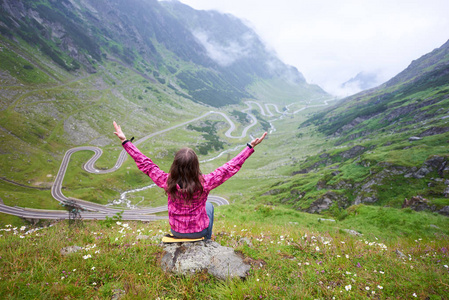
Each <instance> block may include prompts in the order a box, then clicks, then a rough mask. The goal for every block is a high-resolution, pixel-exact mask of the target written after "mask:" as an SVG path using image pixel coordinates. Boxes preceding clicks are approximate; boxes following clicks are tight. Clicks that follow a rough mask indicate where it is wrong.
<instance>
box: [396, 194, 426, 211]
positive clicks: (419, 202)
mask: <svg viewBox="0 0 449 300" xmlns="http://www.w3.org/2000/svg"><path fill="white" fill-rule="evenodd" d="M406 207H410V208H411V209H413V210H416V211H422V210H429V209H431V207H430V206H429V202H428V201H427V199H426V198H423V197H422V196H419V195H418V196H413V197H411V198H410V200H409V199H407V198H405V199H404V203H402V208H406Z"/></svg>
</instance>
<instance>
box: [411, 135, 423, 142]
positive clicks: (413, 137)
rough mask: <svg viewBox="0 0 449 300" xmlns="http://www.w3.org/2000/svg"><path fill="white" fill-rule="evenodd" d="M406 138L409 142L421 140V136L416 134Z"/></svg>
mask: <svg viewBox="0 0 449 300" xmlns="http://www.w3.org/2000/svg"><path fill="white" fill-rule="evenodd" d="M408 140H409V141H410V142H413V141H419V140H422V138H420V137H418V136H411V137H409V138H408Z"/></svg>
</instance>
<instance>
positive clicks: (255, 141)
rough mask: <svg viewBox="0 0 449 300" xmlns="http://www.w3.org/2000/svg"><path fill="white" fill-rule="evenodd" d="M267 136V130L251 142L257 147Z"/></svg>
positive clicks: (252, 145)
mask: <svg viewBox="0 0 449 300" xmlns="http://www.w3.org/2000/svg"><path fill="white" fill-rule="evenodd" d="M266 136H267V133H266V132H265V133H264V134H263V135H262V136H261V137H260V138H257V139H254V140H252V142H251V147H253V148H254V147H256V146H257V145H259V144H260V143H261V142H262V141H263V139H264V138H265V137H266Z"/></svg>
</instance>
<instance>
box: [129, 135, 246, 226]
mask: <svg viewBox="0 0 449 300" xmlns="http://www.w3.org/2000/svg"><path fill="white" fill-rule="evenodd" d="M123 148H125V150H126V152H128V154H129V155H130V156H131V157H132V158H133V159H134V161H135V162H136V164H137V167H138V168H139V170H141V171H142V172H144V173H145V174H147V175H148V176H149V177H150V178H151V179H152V180H153V181H154V183H155V184H156V185H157V186H158V187H161V188H163V189H164V190H165V189H166V188H167V179H168V175H169V174H168V173H165V172H164V171H162V170H161V169H159V167H158V166H157V165H156V164H155V163H153V161H152V160H151V159H149V158H148V157H146V156H145V155H143V154H142V152H140V151H139V149H137V147H136V146H134V145H133V144H132V143H131V142H127V143H125V144H124V145H123ZM253 152H254V149H252V148H249V147H245V149H243V151H242V152H240V153H239V154H238V155H237V156H236V157H234V158H233V159H232V160H230V161H228V162H227V163H225V164H224V165H223V166H221V167H219V168H217V169H216V170H215V171H213V172H212V173H210V174H207V175H203V178H204V183H203V189H204V192H203V194H202V195H201V196H199V197H194V199H193V200H192V201H190V202H189V203H188V204H186V203H185V202H184V200H183V199H182V196H181V199H173V198H172V197H171V196H170V195H168V220H169V223H170V227H171V229H173V230H174V231H176V232H179V233H193V232H200V231H202V230H203V229H205V228H207V227H208V226H209V217H208V216H207V214H206V200H207V196H208V195H209V192H210V191H211V190H213V189H214V188H216V187H218V186H219V185H221V184H222V183H224V182H225V181H226V180H228V179H229V178H231V177H232V176H233V175H234V174H236V173H237V172H238V171H239V170H240V168H241V167H242V165H243V163H244V162H245V160H246V159H247V158H248V157H250V156H251V154H252V153H253Z"/></svg>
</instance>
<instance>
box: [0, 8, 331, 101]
mask: <svg viewBox="0 0 449 300" xmlns="http://www.w3.org/2000/svg"><path fill="white" fill-rule="evenodd" d="M1 8H2V11H1V16H0V21H1V23H0V32H1V33H2V35H4V36H7V37H9V38H12V37H13V36H17V37H20V38H21V39H23V40H25V41H26V42H27V43H29V44H30V45H32V46H35V47H37V48H39V49H40V50H41V51H42V52H43V53H44V54H46V55H47V56H49V57H50V58H51V59H52V60H53V61H54V62H56V63H57V64H59V65H60V66H61V67H63V68H65V69H66V70H67V71H75V70H78V69H79V68H80V65H83V66H84V67H85V68H86V69H87V71H88V72H90V73H92V72H96V71H97V70H98V67H99V66H100V65H103V64H104V62H105V61H107V60H111V59H116V60H119V61H121V62H122V63H124V64H126V65H127V66H128V67H131V68H133V69H134V70H135V71H137V72H139V73H140V74H141V75H142V76H144V77H145V78H148V79H149V80H158V81H160V82H161V83H164V84H168V83H170V84H171V85H170V88H171V89H174V90H175V91H178V92H179V93H185V94H186V95H187V96H188V95H190V97H189V98H190V99H191V100H193V101H196V102H201V103H205V104H209V105H212V106H223V105H227V104H235V103H239V102H240V101H241V99H242V98H249V97H251V94H250V93H249V92H248V90H247V89H246V87H247V86H249V85H250V84H251V83H253V82H255V81H257V80H258V79H268V78H273V79H275V78H279V77H282V78H283V80H288V81H289V82H290V83H291V85H292V86H293V87H294V86H295V85H301V86H302V87H304V88H307V87H308V85H307V83H306V82H305V80H304V78H303V77H302V75H301V74H300V73H299V72H298V71H297V70H296V69H295V68H293V67H290V66H287V65H285V64H284V63H282V62H281V61H280V60H279V59H278V58H277V57H276V56H275V55H273V54H270V53H268V52H267V50H266V49H265V46H264V45H263V44H262V43H261V42H260V40H259V38H258V37H257V35H256V34H255V33H254V32H253V31H252V30H251V29H249V28H248V27H247V26H245V25H244V24H243V23H242V22H241V21H240V20H238V19H237V18H234V17H231V16H228V15H221V14H219V13H216V12H198V11H195V10H193V9H192V8H190V7H188V6H185V5H182V4H180V3H178V2H159V1H156V0H151V1H143V0H131V1H124V0H113V1H106V0H100V1H93V0H92V1H83V2H78V1H69V0H64V1H49V0H47V1H44V0H41V1H29V0H26V1H25V0H24V1H10V0H2V1H1ZM186 13H188V14H187V15H188V16H192V15H193V16H195V18H194V19H196V20H197V23H196V24H195V23H193V22H192V21H191V20H189V18H186V17H183V16H186ZM198 20H199V21H198ZM197 24H203V26H206V27H203V29H205V28H207V31H205V30H202V31H198V30H196V29H197V28H198V27H197V26H196V27H195V28H196V29H195V30H194V29H193V27H191V26H193V25H197ZM200 29H201V28H200ZM206 33H207V34H210V35H211V36H207V37H206V36H204V34H206ZM210 37H215V38H216V37H222V39H221V40H217V39H214V40H212V41H208V39H209V38H210ZM223 38H224V39H223ZM241 42H244V43H245V45H243V46H244V48H241V47H240V48H239V46H242V45H241ZM236 45H237V47H235V46H236ZM242 53H243V54H244V55H241V54H242ZM233 56H238V58H239V59H238V60H235V59H234V58H233ZM287 77H288V78H287ZM315 92H316V93H318V94H322V95H325V92H324V91H322V90H320V89H319V88H315Z"/></svg>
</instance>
